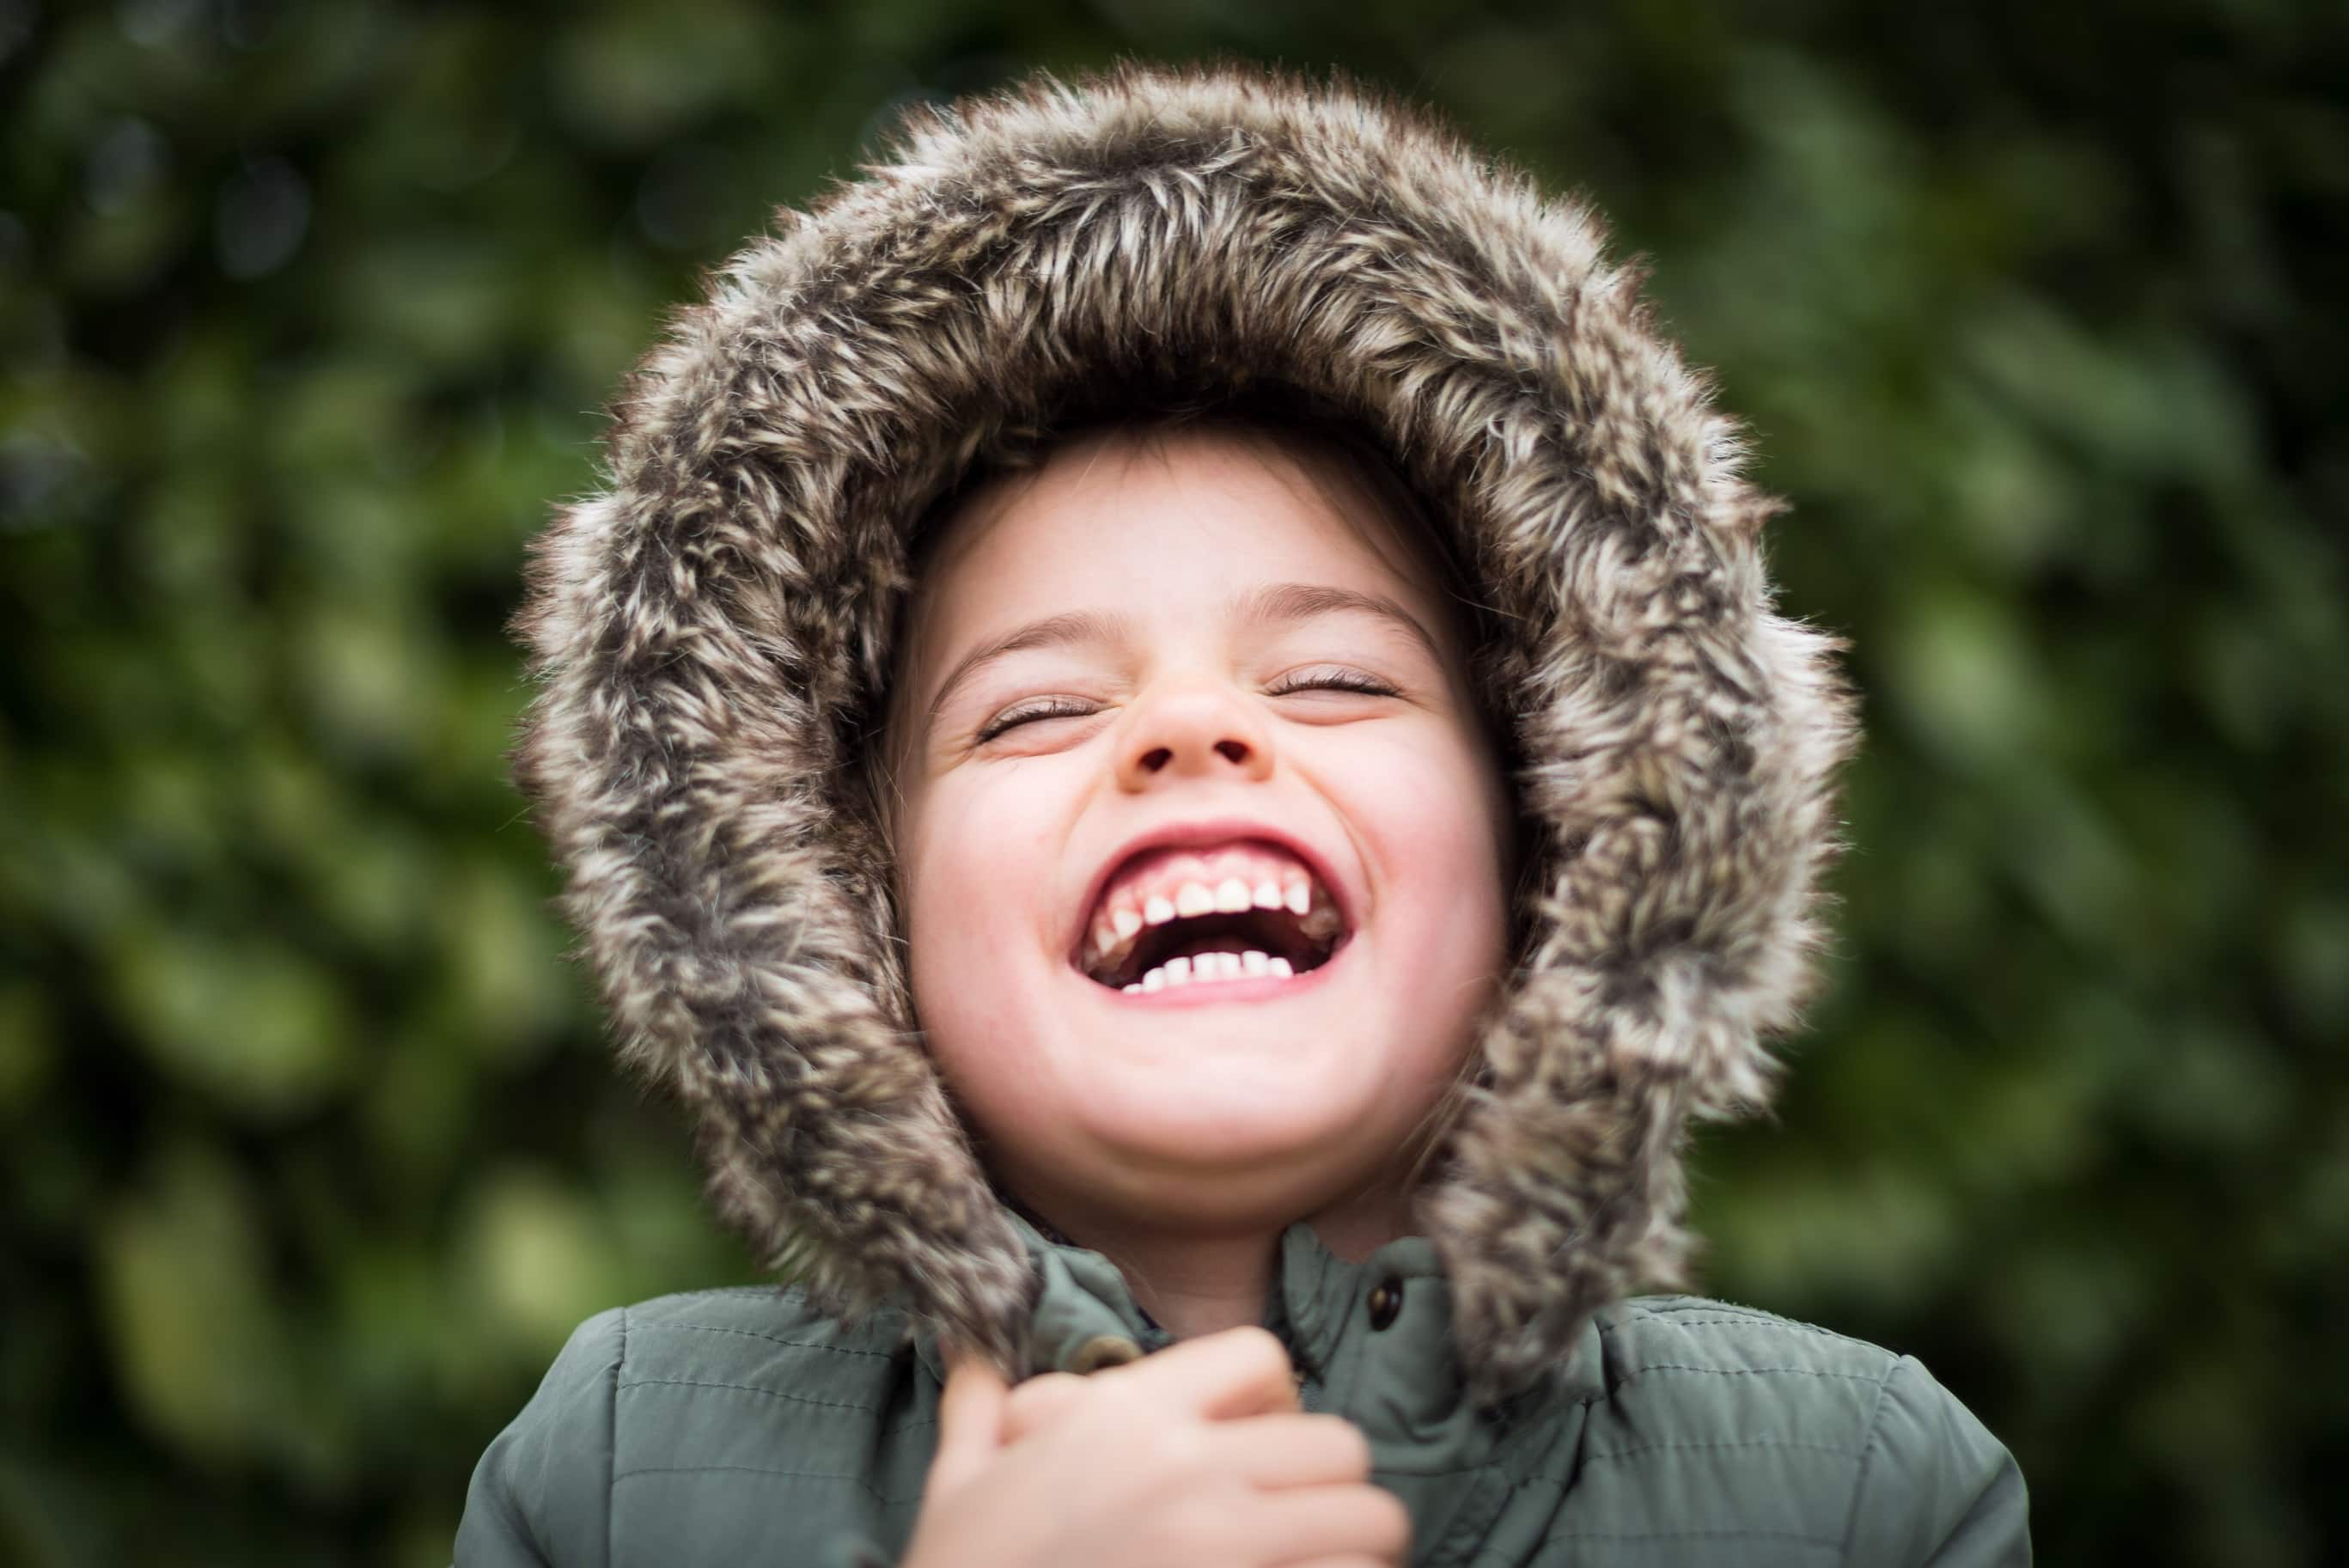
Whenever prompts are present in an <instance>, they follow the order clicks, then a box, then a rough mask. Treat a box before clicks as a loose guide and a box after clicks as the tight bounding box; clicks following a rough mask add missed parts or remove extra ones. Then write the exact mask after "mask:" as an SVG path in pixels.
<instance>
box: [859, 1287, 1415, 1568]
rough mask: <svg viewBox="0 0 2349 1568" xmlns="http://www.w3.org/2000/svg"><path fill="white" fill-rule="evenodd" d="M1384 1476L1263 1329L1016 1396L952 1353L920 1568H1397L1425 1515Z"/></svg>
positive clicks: (1186, 1344) (1035, 1382)
mask: <svg viewBox="0 0 2349 1568" xmlns="http://www.w3.org/2000/svg"><path fill="white" fill-rule="evenodd" d="M1370 1470H1371V1449H1370V1443H1369V1442H1368V1440H1366V1439H1364V1438H1363V1436H1362V1434H1361V1432H1360V1431H1359V1430H1358V1429H1356V1428H1355V1427H1354V1425H1353V1424H1352V1423H1351V1422H1350V1421H1348V1420H1346V1419H1345V1418H1342V1417H1340V1416H1313V1415H1306V1414H1303V1413H1302V1412H1300V1411H1299V1409H1298V1408H1297V1388H1296V1384H1295V1382H1294V1381H1293V1379H1292V1378H1291V1376H1290V1372H1289V1365H1288V1352H1287V1351H1286V1350H1284V1349H1283V1348H1282V1347H1281V1344H1280V1341H1279V1340H1278V1339H1276V1338H1274V1337H1273V1336H1272V1335H1270V1334H1269V1333H1268V1332H1266V1331H1265V1330H1264V1329H1261V1328H1234V1329H1228V1330H1226V1331H1225V1332H1224V1333H1221V1334H1209V1335H1203V1336H1200V1337H1198V1338H1196V1339H1186V1340H1185V1341H1183V1342H1182V1343H1180V1344H1178V1345H1174V1346H1169V1347H1168V1348H1166V1349H1164V1350H1162V1351H1160V1352H1158V1353H1157V1354H1156V1355H1154V1356H1145V1357H1143V1358H1142V1359H1141V1360H1139V1361H1134V1362H1131V1363H1129V1364H1127V1365H1126V1366H1123V1367H1112V1368H1111V1369H1109V1370H1108V1371H1104V1372H1097V1373H1095V1374H1093V1375H1092V1376H1091V1377H1061V1376H1057V1375H1048V1376H1046V1377H1037V1378H1030V1380H1029V1381H1028V1382H1026V1383H1022V1384H1021V1385H1020V1386H1019V1389H1018V1390H1016V1391H1015V1390H1013V1389H1011V1388H1009V1387H1006V1385H1005V1384H1004V1381H1003V1379H1002V1377H999V1375H998V1374H997V1373H996V1372H995V1370H994V1369H993V1368H992V1367H988V1365H987V1364H986V1363H985V1362H983V1361H980V1360H979V1359H978V1358H977V1357H968V1356H961V1355H950V1357H949V1361H948V1371H947V1387H946V1393H945V1396H944V1398H942V1399H941V1401H940V1403H939V1408H938V1449H937V1454H936V1458H934V1459H933V1460H931V1463H930V1473H929V1482H928V1486H927V1488H926V1491H925V1492H924V1494H923V1500H922V1511H921V1515H920V1517H919V1518H918V1519H916V1521H915V1525H914V1537H913V1541H912V1542H911V1543H910V1544H909V1545H908V1547H907V1548H906V1553H905V1561H904V1563H903V1565H902V1568H1272V1565H1274V1564H1281V1565H1284V1568H1288V1565H1294V1568H1392V1565H1393V1564H1399V1563H1402V1561H1403V1559H1404V1556H1405V1554H1406V1553H1408V1552H1409V1550H1410V1546H1411V1515H1410V1513H1409V1511H1406V1510H1405V1509H1404V1508H1403V1506H1402V1503H1401V1502H1400V1501H1397V1500H1396V1498H1395V1497H1394V1495H1393V1494H1392V1492H1388V1491H1383V1490H1381V1488H1379V1487H1376V1486H1373V1485H1371V1481H1370Z"/></svg>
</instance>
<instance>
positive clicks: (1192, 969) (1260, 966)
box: [1123, 949, 1297, 996]
mask: <svg viewBox="0 0 2349 1568" xmlns="http://www.w3.org/2000/svg"><path fill="white" fill-rule="evenodd" d="M1296 973H1297V971H1296V969H1295V967H1294V966H1293V965H1290V963H1289V962H1288V959H1286V958H1275V957H1269V956H1268V955H1267V954H1262V953H1258V952H1256V951H1255V950H1253V949H1251V950H1250V951H1248V952H1246V953H1202V954H1198V955H1197V956H1195V957H1186V958H1170V959H1168V960H1167V961H1166V962H1165V963H1164V964H1162V965H1159V966H1158V967H1157V968H1155V969H1153V970H1151V971H1149V972H1148V973H1147V974H1145V975H1143V977H1142V978H1141V979H1139V980H1136V981H1134V982H1133V984H1131V985H1126V986H1125V987H1123V989H1124V992H1125V994H1126V995H1129V996H1132V995H1138V994H1141V993H1143V992H1149V991H1164V990H1165V989H1166V988H1167V987H1168V986H1170V985H1196V984H1199V983H1202V982H1206V981H1214V980H1253V979H1257V978H1261V977H1265V976H1269V977H1271V978H1274V979H1279V980H1287V979H1289V978H1291V977H1292V976H1293V975H1295V974H1296Z"/></svg>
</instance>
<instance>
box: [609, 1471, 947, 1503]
mask: <svg viewBox="0 0 2349 1568" xmlns="http://www.w3.org/2000/svg"><path fill="white" fill-rule="evenodd" d="M718 1473H730V1474H736V1475H771V1476H780V1477H782V1478H784V1479H786V1480H838V1481H846V1482H847V1483H848V1484H849V1485H851V1486H854V1487H861V1488H863V1489H864V1491H869V1492H871V1493H872V1494H873V1495H874V1497H876V1498H878V1499H880V1500H881V1501H883V1502H885V1503H887V1504H889V1505H890V1506H891V1507H893V1508H895V1507H897V1506H900V1505H902V1504H904V1503H908V1502H919V1501H921V1500H922V1499H921V1494H920V1493H919V1492H916V1493H915V1494H914V1495H913V1496H911V1497H892V1496H890V1495H889V1494H888V1493H887V1492H885V1491H882V1490H881V1489H880V1488H879V1487H877V1486H874V1484H873V1483H872V1482H871V1481H869V1480H865V1479H864V1477H863V1476H861V1475H839V1474H835V1473H834V1472H833V1471H831V1470H770V1469H768V1468H767V1467H766V1466H764V1465H644V1466H641V1467H639V1468H637V1469H636V1470H623V1471H621V1472H620V1473H619V1474H618V1475H616V1476H614V1477H613V1478H612V1484H613V1485H614V1486H617V1485H619V1483H620V1482H622V1481H624V1480H635V1479H636V1477H638V1476H640V1475H710V1474H718Z"/></svg>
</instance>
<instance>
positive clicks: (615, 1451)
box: [604, 1306, 628, 1568]
mask: <svg viewBox="0 0 2349 1568" xmlns="http://www.w3.org/2000/svg"><path fill="white" fill-rule="evenodd" d="M627 1366H628V1309H627V1308H626V1307H625V1306H624V1307H622V1308H620V1354H619V1355H618V1356H617V1357H614V1358H613V1361H612V1398H611V1409H612V1440H611V1441H610V1442H608V1443H606V1444H605V1460H604V1562H605V1564H606V1565H607V1568H608V1564H609V1563H611V1561H612V1535H613V1529H612V1516H613V1515H614V1514H615V1513H616V1512H617V1511H618V1510H616V1509H615V1508H614V1507H613V1506H612V1494H613V1488H614V1486H615V1485H616V1483H617V1481H618V1480H619V1478H618V1477H617V1476H616V1475H614V1474H613V1473H612V1472H613V1470H616V1469H617V1468H618V1467H619V1463H620V1374H621V1373H622V1372H624V1371H626V1369H627Z"/></svg>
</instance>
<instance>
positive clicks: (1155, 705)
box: [1117, 678, 1272, 790]
mask: <svg viewBox="0 0 2349 1568" xmlns="http://www.w3.org/2000/svg"><path fill="white" fill-rule="evenodd" d="M1271 773H1272V739H1271V735H1270V732H1269V731H1268V729H1267V728H1266V727H1265V725H1264V723H1263V720H1262V718H1261V717H1259V716H1258V715H1257V712H1256V710H1255V708H1254V707H1252V706H1251V705H1250V704H1249V703H1248V701H1247V698H1245V697H1244V696H1241V695H1240V694H1239V693H1237V692H1236V691H1234V690H1233V689H1232V688H1231V686H1228V685H1226V683H1224V682H1221V681H1216V680H1209V679H1205V678H1194V679H1182V680H1171V681H1167V682H1164V683H1163V684H1162V685H1161V686H1158V687H1157V688H1156V689H1155V690H1153V691H1151V692H1148V693H1147V694H1145V695H1144V696H1143V697H1142V699H1141V700H1140V701H1139V702H1137V703H1135V704H1134V705H1133V707H1131V708H1130V709H1128V711H1127V716H1126V731H1125V735H1124V737H1123V739H1122V740H1121V742H1120V745H1119V749H1118V758H1117V781H1118V784H1119V786H1120V788H1122V789H1129V790H1140V789H1150V788H1151V787H1152V786H1153V785H1154V784H1158V783H1163V782H1164V781H1166V780H1167V779H1175V778H1184V777H1201V778H1215V777H1218V776H1220V777H1226V778H1229V779H1235V780H1255V779H1265V778H1268V777H1269V776H1270V775H1271Z"/></svg>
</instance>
